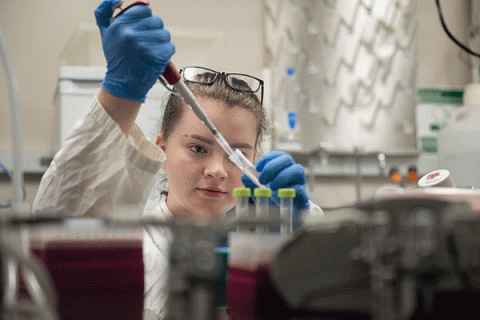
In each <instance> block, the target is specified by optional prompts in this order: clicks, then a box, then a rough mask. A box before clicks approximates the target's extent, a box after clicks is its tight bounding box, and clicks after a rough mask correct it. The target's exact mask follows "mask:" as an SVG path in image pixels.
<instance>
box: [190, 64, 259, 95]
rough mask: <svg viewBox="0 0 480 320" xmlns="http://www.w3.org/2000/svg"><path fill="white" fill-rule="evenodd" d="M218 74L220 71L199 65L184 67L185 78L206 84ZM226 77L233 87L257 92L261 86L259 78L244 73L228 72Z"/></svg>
mask: <svg viewBox="0 0 480 320" xmlns="http://www.w3.org/2000/svg"><path fill="white" fill-rule="evenodd" d="M218 74H219V72H216V71H213V70H209V69H204V68H199V67H186V68H184V69H183V77H184V79H185V80H187V81H191V82H198V83H204V84H212V83H213V82H214V81H215V80H216V76H217V75H218ZM225 79H226V80H227V83H228V84H229V85H230V86H231V87H232V88H234V89H237V90H241V91H249V92H256V91H258V90H259V89H260V86H261V83H260V81H259V80H258V79H256V78H253V77H251V76H249V75H244V74H238V73H231V74H226V75H225Z"/></svg>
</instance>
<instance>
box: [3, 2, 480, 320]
mask: <svg viewBox="0 0 480 320" xmlns="http://www.w3.org/2000/svg"><path fill="white" fill-rule="evenodd" d="M100 2H101V1H100V0H95V1H93V0H85V1H81V2H78V1H71V0H62V1H58V0H49V1H32V0H26V1H13V0H2V1H1V2H0V27H1V31H2V33H3V35H2V39H1V40H2V47H4V49H5V48H6V49H7V50H8V52H9V57H7V58H9V59H3V60H2V61H0V65H1V67H0V111H1V114H2V116H1V117H0V165H1V167H0V205H2V207H0V214H1V213H2V211H3V212H5V213H10V212H11V210H12V208H11V203H12V199H13V198H14V189H15V188H14V187H12V178H13V176H14V173H15V172H14V171H15V168H17V170H16V171H17V172H18V168H21V170H22V171H21V173H22V174H23V175H22V176H23V180H22V185H21V188H22V190H23V192H22V197H23V199H22V202H23V203H24V205H23V207H22V210H28V206H29V205H31V204H32V203H33V201H34V198H35V195H36V193H37V189H38V186H39V183H40V179H41V177H42V174H43V173H44V172H45V171H46V169H47V168H48V165H49V164H50V161H51V160H52V158H53V156H54V155H55V153H56V152H57V151H58V150H59V148H60V147H61V146H62V143H63V141H64V139H65V136H66V135H67V133H68V132H69V130H70V129H71V128H72V127H73V125H74V124H75V122H76V121H77V120H78V119H79V118H81V116H82V115H83V114H85V113H86V111H87V108H88V106H89V105H90V102H91V100H92V98H93V97H94V95H95V94H96V93H97V92H98V89H99V88H100V84H101V81H102V79H103V76H104V74H105V70H106V62H105V58H104V57H103V51H102V47H101V38H100V33H99V31H98V28H97V26H96V24H95V17H94V13H93V12H94V10H95V8H96V7H97V6H98V5H99V3H100ZM131 2H133V1H126V2H125V5H124V6H126V5H128V4H129V3H131ZM440 3H441V13H442V18H443V19H444V23H445V25H446V27H447V28H448V31H449V32H450V33H451V35H452V36H453V37H454V38H455V39H456V40H457V41H458V42H459V43H460V44H463V45H465V46H467V47H468V48H470V49H471V51H473V53H477V55H478V53H480V1H478V0H460V1H451V0H443V1H440ZM150 6H151V8H152V11H153V13H154V14H156V15H159V16H160V17H161V18H162V19H163V21H164V24H165V28H166V29H168V30H169V31H170V33H171V36H172V43H173V44H175V46H176V53H175V55H174V56H173V57H172V61H173V62H174V64H175V65H176V66H177V67H183V66H191V65H193V66H203V67H207V68H211V69H214V70H223V71H226V72H240V73H246V74H250V75H254V76H256V77H258V78H261V79H263V80H264V81H265V96H264V105H265V108H266V109H267V112H268V115H269V118H270V121H271V131H270V132H269V134H268V135H267V139H266V141H265V142H264V143H263V145H262V149H263V151H264V152H267V151H270V150H275V149H281V150H284V151H286V152H287V153H289V154H291V155H292V157H293V158H294V159H295V161H296V162H298V163H300V164H302V165H303V166H304V168H305V172H306V180H307V183H306V185H307V190H308V193H309V196H310V198H311V200H312V201H313V202H314V203H316V204H318V205H319V206H320V207H321V208H323V209H324V211H325V212H326V213H328V212H329V210H333V211H334V212H336V208H337V209H338V208H346V207H349V206H352V205H355V204H361V205H360V209H361V210H365V212H369V213H372V212H374V213H375V214H377V213H378V212H377V211H375V209H376V208H378V207H376V205H371V204H370V203H371V202H369V201H372V199H377V198H376V197H378V196H379V195H383V194H386V193H389V192H393V193H395V192H396V191H392V190H400V189H402V190H414V189H416V188H418V187H419V180H420V179H421V178H422V177H424V176H427V175H428V174H431V173H433V174H434V175H433V176H430V177H431V180H432V179H433V180H435V179H436V180H435V181H433V182H432V181H427V182H426V183H427V184H428V183H430V184H431V185H434V184H435V183H438V184H440V185H441V184H443V185H441V186H446V187H457V188H463V189H462V190H470V191H474V190H475V189H478V188H480V166H479V165H478V163H479V161H480V130H479V126H480V121H478V120H480V119H478V117H479V115H478V112H476V108H477V107H480V63H479V61H480V60H479V58H478V56H474V55H473V54H470V53H468V52H466V50H464V49H462V48H461V46H460V45H459V44H458V43H455V42H454V40H452V38H451V37H449V36H448V35H447V31H446V30H445V29H444V27H443V26H442V23H441V18H440V12H439V10H438V7H437V6H436V1H434V0H418V1H415V0H385V1H380V0H322V1H316V0H311V1H307V0H243V1H222V0H204V1H189V0H176V1H171V0H161V1H160V0H150ZM11 71H13V72H14V76H15V77H14V78H15V79H14V80H16V86H14V88H12V85H11V83H10V82H11V80H12V74H11ZM12 96H13V98H12ZM166 97H168V92H167V91H166V90H165V89H164V87H163V86H162V85H160V84H156V85H155V86H154V88H152V90H150V92H149V93H148V95H147V100H146V102H145V105H144V106H143V107H142V110H141V112H140V114H139V118H138V124H139V126H140V127H141V128H142V130H143V131H144V132H145V135H146V136H147V137H149V138H151V139H155V137H156V135H157V133H158V131H157V130H158V125H159V120H160V117H161V114H162V104H163V103H164V102H165V99H166ZM12 106H13V107H12ZM15 108H16V112H14V111H15ZM17 121H20V122H19V123H17ZM19 133H20V134H19ZM15 144H17V145H15ZM18 145H20V148H21V158H20V159H18V158H15V157H14V153H15V148H16V147H18ZM463 196H464V195H463V194H462V195H461V197H463ZM472 197H473V198H475V199H478V195H476V194H475V195H473V196H472ZM467 198H468V197H467ZM462 199H464V198H462ZM468 199H470V198H468ZM448 200H451V198H448ZM430 201H432V200H431V199H430V198H429V199H427V200H425V203H426V204H425V205H423V204H419V207H422V208H423V207H429V208H430V207H431V208H440V207H442V206H440V207H437V204H436V203H433V202H432V203H430ZM407 202H408V201H407ZM467 202H468V201H467ZM381 205H382V206H384V209H385V211H381V213H380V216H379V217H378V216H375V217H376V219H377V218H378V219H377V220H375V221H376V222H375V223H376V224H375V223H374V225H375V226H379V225H381V223H384V222H385V220H384V216H382V214H383V213H382V212H386V211H388V212H395V210H396V209H397V208H399V207H402V205H399V204H398V203H396V202H395V203H389V202H387V203H382V204H381ZM409 205H412V204H411V203H410V202H409ZM413 205H417V203H415V204H413ZM445 207H447V206H446V205H445ZM409 208H410V207H409ZM442 208H443V207H442ZM432 210H433V209H432ZM439 210H440V209H439ZM474 210H478V207H475V208H474ZM422 212H423V211H422ZM455 212H456V211H455ZM393 216H394V215H392V217H393ZM332 217H333V216H332ZM335 217H336V218H335V219H337V220H335V223H332V225H331V226H330V228H331V229H329V230H330V231H329V232H330V233H329V235H328V236H326V235H324V234H322V236H321V237H320V236H317V235H315V236H314V235H312V234H308V235H306V236H305V238H304V239H303V240H305V241H307V240H308V241H310V240H311V241H312V242H309V243H307V244H305V243H304V245H305V248H310V246H311V245H312V244H313V243H315V241H316V240H318V239H320V238H321V239H322V241H323V240H325V239H326V237H331V238H328V241H332V243H333V242H337V240H340V239H342V241H343V240H345V239H356V240H358V239H360V238H361V232H360V231H358V230H360V229H358V230H357V229H355V230H356V231H351V229H349V230H350V231H351V233H348V234H347V235H345V234H342V235H340V234H337V233H335V232H337V231H338V230H337V229H335V228H338V227H339V226H341V225H342V223H341V222H345V221H346V222H349V223H351V225H352V224H353V225H356V223H359V224H361V223H360V222H359V221H360V220H355V219H354V220H352V221H353V222H352V221H350V220H348V219H349V218H348V219H347V218H345V216H343V215H340V216H335ZM339 217H340V218H339ZM332 219H333V218H332ZM344 219H347V220H344ZM392 219H393V218H392ZM333 220H334V219H333ZM333 220H332V221H333ZM339 221H340V222H339ZM378 221H381V222H378ZM389 221H390V222H391V223H394V222H392V221H394V220H389ZM395 221H396V220H395ZM422 221H423V220H422ZM475 221H476V220H475ZM390 222H388V223H390ZM395 223H396V222H395ZM475 223H477V224H474V226H476V227H477V226H478V222H475ZM351 225H350V226H351ZM362 226H363V225H362ZM332 230H334V231H332ZM362 230H363V229H362ZM382 230H383V229H382ZM435 230H436V231H435V232H437V231H438V230H437V229H435ZM472 230H473V229H472ZM475 230H477V229H475ZM350 231H349V232H350ZM338 232H339V231H338ZM432 232H433V231H432ZM438 232H439V231H438ZM352 235H353V238H349V236H352ZM436 235H438V234H436ZM442 235H443V234H442ZM309 237H310V238H309ZM315 237H317V238H315ZM361 239H363V238H361ZM356 240H355V241H356ZM238 241H240V240H238ZM308 241H307V242H308ZM358 241H359V243H360V242H361V241H360V240H358ZM362 241H363V240H362ZM240 242H241V241H240ZM351 242H352V243H353V242H354V240H351ZM342 243H343V242H342ZM349 243H350V242H349V241H348V240H345V247H346V246H348V245H349ZM361 243H362V245H364V243H363V242H361ZM372 243H373V242H372ZM422 243H423V242H422ZM472 243H473V242H472ZM475 243H476V242H475ZM470 244H471V243H470ZM259 247H261V246H260V245H259ZM420 247H421V246H420ZM477 247H478V246H477ZM477 247H475V248H477ZM342 248H343V247H342ZM342 248H340V249H338V248H337V250H338V251H337V252H338V255H339V256H340V255H342V254H343V253H344V251H342V250H343V249H342ZM415 248H416V249H415V250H417V249H418V247H415ZM421 248H424V247H421ZM469 248H470V247H469ZM290 249H291V248H290ZM305 250H307V249H305ZM418 250H420V249H418ZM422 250H423V249H422ZM425 250H426V249H425ZM441 250H443V247H442V249H441ZM472 250H473V249H472ZM475 250H477V251H474V254H475V255H476V256H477V260H475V261H476V263H477V265H476V266H477V267H478V248H477V249H475ZM420 251H421V250H420ZM302 252H303V251H302ZM334 252H335V250H334V248H333V246H332V252H327V253H325V252H322V253H316V254H318V255H319V256H320V255H321V254H332V255H334V254H335V253H334ZM345 252H346V251H345ZM415 252H417V251H415ZM442 252H443V251H442ZM289 254H290V253H289V252H288V250H287V249H285V250H284V251H281V253H280V255H279V256H278V259H279V260H278V261H281V262H282V263H283V264H281V263H280V262H278V264H277V265H276V276H277V277H278V279H281V280H282V279H283V281H284V282H283V284H282V285H280V289H281V290H280V291H282V292H286V293H285V295H286V296H287V300H289V301H290V302H291V301H294V302H292V304H293V305H295V301H296V300H295V299H296V297H295V296H294V294H293V293H292V292H294V291H295V284H293V283H292V282H289V281H290V280H288V279H289V277H290V276H291V272H290V271H286V268H287V266H289V267H291V266H292V264H293V265H295V261H296V260H295V254H293V255H292V254H290V255H289ZM363 254H365V253H363ZM359 255H362V254H361V253H359ZM302 256H303V255H302ZM345 256H349V257H352V256H353V251H351V252H350V251H349V253H348V254H347V253H345ZM367 256H368V254H365V255H364V256H362V259H364V260H365V261H368V262H369V263H373V262H372V261H373V260H369V259H370V258H369V257H367ZM237 258H238V257H237ZM232 259H235V258H232ZM282 259H283V260H282ZM297 259H298V257H297ZM297 261H299V260H297ZM472 263H474V262H472ZM299 264H300V265H302V263H299ZM414 264H415V263H414ZM304 266H308V263H305V264H304ZM343 266H344V265H342V268H340V269H339V272H350V273H351V274H354V275H360V274H362V276H363V275H364V274H366V271H365V269H362V270H360V269H358V268H357V266H356V265H355V264H352V265H350V264H348V267H345V268H343ZM382 267H385V265H382ZM305 268H307V267H305ZM300 269H301V268H300ZM407 269H408V268H407ZM302 270H303V269H302ZM332 272H333V270H332ZM308 273H309V271H308V270H307V271H305V274H308ZM339 277H340V276H339ZM360 278H361V277H360ZM362 279H363V278H362ZM317 280H318V279H317ZM279 281H280V280H279ZM292 281H293V280H292ZM318 281H320V282H322V281H323V279H322V280H318ZM312 282H314V281H312ZM322 283H323V282H322ZM406 283H407V284H406V286H408V284H409V283H410V282H408V281H407V282H406ZM410 284H411V283H410ZM304 285H305V287H307V286H308V284H307V283H305V284H304ZM382 290H383V289H382ZM405 290H407V289H405ZM289 293H292V296H289ZM376 293H379V296H382V295H385V291H381V290H380V291H377V292H376ZM298 294H300V293H298ZM374 294H375V293H374ZM377 298H378V297H377ZM378 299H380V298H378ZM347 300H348V299H347ZM380 300H381V299H380ZM380 300H379V301H380ZM384 302H385V301H383V302H382V301H380V302H378V303H379V305H381V306H383V307H385V310H389V309H388V308H389V307H388V306H387V304H382V303H384ZM390 302H391V301H390ZM332 303H334V302H332ZM335 303H339V302H338V301H336V302H335ZM340 304H341V303H340ZM325 305H329V303H328V302H327V303H326V304H325ZM407 305H408V303H407ZM342 307H343V306H342ZM350 307H352V306H345V308H347V309H348V308H350ZM352 308H354V307H352ZM382 310H383V309H382ZM404 311H405V310H404ZM407 311H408V310H407ZM407 311H405V312H407ZM394 318H395V317H393V316H392V317H389V316H385V314H382V315H379V316H378V319H394Z"/></svg>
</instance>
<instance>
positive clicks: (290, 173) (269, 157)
mask: <svg viewBox="0 0 480 320" xmlns="http://www.w3.org/2000/svg"><path fill="white" fill-rule="evenodd" d="M255 168H256V169H257V171H258V172H260V177H259V180H260V183H261V184H264V185H266V186H267V187H269V188H270V189H271V190H272V197H271V200H272V201H273V202H274V203H275V204H277V205H278V204H279V203H280V199H279V198H278V189H281V188H291V189H295V195H296V196H295V199H294V201H293V205H294V208H295V209H296V211H297V212H301V211H303V210H305V209H308V207H309V206H310V202H309V199H308V195H307V189H306V187H305V181H306V179H305V170H304V169H303V166H302V165H300V164H298V163H295V161H294V160H293V159H292V157H291V156H290V155H288V154H287V153H285V152H284V151H280V150H277V151H271V152H269V153H267V154H265V155H264V156H263V157H262V158H261V159H260V161H258V163H257V165H256V166H255ZM241 179H242V182H243V184H244V185H245V187H246V188H250V189H252V194H253V190H254V189H255V188H257V186H256V185H255V184H254V183H253V182H252V180H250V178H249V177H247V175H245V174H244V175H242V178H241Z"/></svg>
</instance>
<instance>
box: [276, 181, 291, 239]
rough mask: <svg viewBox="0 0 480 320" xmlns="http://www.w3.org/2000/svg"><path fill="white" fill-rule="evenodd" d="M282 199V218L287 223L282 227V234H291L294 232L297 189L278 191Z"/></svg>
mask: <svg viewBox="0 0 480 320" xmlns="http://www.w3.org/2000/svg"><path fill="white" fill-rule="evenodd" d="M278 197H279V198H280V218H282V220H284V221H286V222H284V223H282V224H281V225H280V234H291V233H292V231H293V199H294V198H295V189H278Z"/></svg>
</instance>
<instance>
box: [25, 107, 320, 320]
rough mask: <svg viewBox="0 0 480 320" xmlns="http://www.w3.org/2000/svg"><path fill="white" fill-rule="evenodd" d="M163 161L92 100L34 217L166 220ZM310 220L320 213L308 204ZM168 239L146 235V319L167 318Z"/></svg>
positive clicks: (49, 175)
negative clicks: (119, 209)
mask: <svg viewBox="0 0 480 320" xmlns="http://www.w3.org/2000/svg"><path fill="white" fill-rule="evenodd" d="M164 161H165V154H164V153H163V151H162V150H161V149H160V148H158V146H157V145H155V144H154V143H152V142H151V141H149V140H148V139H147V138H146V137H145V136H144V135H143V133H142V132H141V130H140V129H139V128H138V127H137V126H135V127H134V130H133V132H132V134H131V135H130V136H129V137H128V138H127V137H125V135H124V133H123V132H122V131H121V129H120V127H119V126H118V125H117V124H116V123H115V122H114V121H113V120H112V119H111V118H110V116H109V115H108V114H107V113H106V112H105V110H104V108H103V107H102V106H101V104H100V102H99V101H98V100H97V98H95V99H94V100H93V101H92V104H91V107H90V110H89V112H88V113H87V115H86V116H85V117H84V118H82V119H81V120H80V121H79V122H78V123H77V124H76V125H75V127H74V128H73V129H72V131H71V132H70V134H69V135H68V137H67V140H66V142H65V145H64V147H63V148H62V149H61V150H60V151H59V152H58V153H57V154H56V155H55V157H54V159H53V161H52V163H51V164H50V167H49V168H48V170H47V171H46V172H45V174H44V176H43V177H42V181H41V183H40V186H39V190H38V193H37V196H36V198H35V201H34V204H33V212H41V211H43V212H52V211H53V212H63V213H66V214H68V215H71V216H85V217H97V216H99V215H101V214H103V213H105V212H107V213H108V212H112V209H114V206H122V205H135V206H138V207H139V208H141V210H143V214H144V215H153V216H156V217H160V218H163V219H169V218H171V217H172V213H171V212H170V210H169V209H168V207H167V205H166V202H165V200H166V196H163V195H160V191H159V190H155V189H154V188H152V187H153V184H154V182H155V179H156V178H157V177H158V175H157V173H158V171H159V170H160V168H161V167H162V165H163V162H164ZM152 189H154V190H153V191H152ZM310 214H323V212H322V210H321V209H320V208H319V207H318V206H317V205H315V204H313V203H311V205H310ZM171 238H172V236H171V234H170V232H169V231H168V230H167V229H160V228H154V227H150V228H146V230H145V231H144V237H143V255H144V257H143V259H144V265H145V300H144V308H145V309H146V311H145V314H144V318H145V319H154V318H155V317H156V316H159V317H160V318H164V317H165V315H166V310H165V303H166V282H167V278H168V277H167V272H168V248H169V244H170V243H171Z"/></svg>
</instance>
